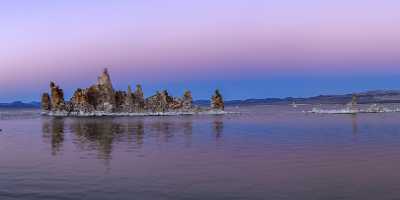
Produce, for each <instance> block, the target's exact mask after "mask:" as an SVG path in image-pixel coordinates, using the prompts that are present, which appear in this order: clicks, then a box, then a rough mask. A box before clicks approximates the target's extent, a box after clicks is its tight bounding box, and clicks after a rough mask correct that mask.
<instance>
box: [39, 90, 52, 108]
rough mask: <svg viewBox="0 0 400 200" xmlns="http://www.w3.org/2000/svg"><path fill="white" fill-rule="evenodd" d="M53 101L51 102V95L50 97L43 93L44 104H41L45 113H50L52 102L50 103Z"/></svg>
mask: <svg viewBox="0 0 400 200" xmlns="http://www.w3.org/2000/svg"><path fill="white" fill-rule="evenodd" d="M50 101H51V100H50V95H49V93H47V92H46V93H43V95H42V104H41V107H42V110H43V111H46V112H48V111H51V102H50Z"/></svg>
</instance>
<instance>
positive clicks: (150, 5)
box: [0, 0, 400, 102]
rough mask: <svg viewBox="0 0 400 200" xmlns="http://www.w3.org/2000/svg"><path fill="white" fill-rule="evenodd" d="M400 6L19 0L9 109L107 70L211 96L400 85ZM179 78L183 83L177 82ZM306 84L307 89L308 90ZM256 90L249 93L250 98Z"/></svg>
mask: <svg viewBox="0 0 400 200" xmlns="http://www.w3.org/2000/svg"><path fill="white" fill-rule="evenodd" d="M398 8H400V2H398V1H389V0H382V1H376V0H375V1H369V0H362V1H361V0H353V1H348V0H347V1H346V0H336V1H322V0H320V1H317V0H301V1H289V0H283V1H269V0H264V1H261V0H253V1H235V0H229V1H228V0H220V1H208V0H203V1H177V0H175V1H174V0H172V1H156V0H146V1H141V0H138V1H123V0H121V1H114V2H111V1H101V0H97V1H90V0H88V1H84V2H82V1H50V0H49V1H40V0H38V1H9V2H7V3H5V2H2V4H1V6H0V26H1V31H0V44H1V45H0V68H1V73H0V102H1V101H12V100H27V101H29V100H37V99H38V96H40V93H41V92H42V91H46V90H47V87H48V82H49V81H50V80H56V81H57V82H58V83H59V84H60V85H61V87H63V88H65V91H66V93H67V96H68V97H69V95H70V94H71V92H72V89H73V88H75V87H86V86H88V85H89V84H91V83H93V82H94V81H95V79H96V76H97V74H98V73H99V72H100V71H101V69H102V68H104V67H108V68H109V70H110V72H111V74H112V78H113V80H114V82H115V85H116V87H117V88H118V89H125V86H126V85H127V84H132V85H134V84H136V83H138V82H140V83H142V84H143V86H144V89H146V90H147V91H145V92H147V94H150V93H152V92H154V91H155V90H156V89H163V88H168V89H170V90H171V91H172V93H173V94H174V95H180V94H181V93H182V92H183V90H184V89H186V88H188V89H192V90H193V92H194V97H195V98H208V96H209V95H210V94H209V93H210V92H211V91H212V90H213V89H214V88H216V87H218V88H221V89H222V90H223V92H224V93H225V95H226V97H227V98H228V99H238V98H251V97H252V98H261V97H283V96H310V95H316V94H320V93H342V92H352V91H356V90H368V89H400V81H396V80H397V78H396V76H397V77H399V80H400V70H399V69H400V65H399V64H400V56H399V55H400V26H399V24H400V12H398ZM178 80H179V81H178ZM299 87H301V88H299ZM249 91H251V92H249Z"/></svg>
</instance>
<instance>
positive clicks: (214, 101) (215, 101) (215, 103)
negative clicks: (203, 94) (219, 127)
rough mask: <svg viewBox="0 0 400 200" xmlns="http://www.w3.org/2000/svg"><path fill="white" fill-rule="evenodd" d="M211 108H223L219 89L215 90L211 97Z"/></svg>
mask: <svg viewBox="0 0 400 200" xmlns="http://www.w3.org/2000/svg"><path fill="white" fill-rule="evenodd" d="M211 108H212V109H216V110H224V108H225V106H224V99H223V98H222V95H221V93H220V92H219V90H215V94H214V95H213V96H212V97H211Z"/></svg>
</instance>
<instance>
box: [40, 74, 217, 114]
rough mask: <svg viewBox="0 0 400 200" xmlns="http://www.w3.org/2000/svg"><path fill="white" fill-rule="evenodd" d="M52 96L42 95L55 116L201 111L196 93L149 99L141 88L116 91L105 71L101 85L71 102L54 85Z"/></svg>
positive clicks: (45, 108) (82, 91) (160, 94)
mask: <svg viewBox="0 0 400 200" xmlns="http://www.w3.org/2000/svg"><path fill="white" fill-rule="evenodd" d="M50 90H51V93H50V95H49V94H48V93H44V94H43V95H42V102H41V106H42V110H43V111H44V113H47V114H55V115H59V114H60V115H91V114H93V113H107V114H113V113H142V112H150V113H165V112H180V113H181V112H195V111H200V109H199V108H197V107H195V106H193V98H192V93H191V92H190V91H186V92H185V93H184V95H183V97H181V98H176V97H172V96H170V94H169V93H168V91H167V90H164V91H162V92H157V93H156V94H155V95H153V96H150V97H148V98H146V99H145V97H144V93H143V90H142V86H141V85H136V89H135V91H134V92H132V89H131V87H130V86H128V90H127V91H116V90H114V88H113V85H112V82H111V78H110V75H109V73H108V70H107V69H104V71H103V72H102V74H101V75H100V76H99V77H98V79H97V83H96V84H94V85H92V86H90V87H89V88H86V89H81V88H78V89H77V90H76V91H75V92H74V94H73V96H72V98H71V99H70V101H68V102H65V101H64V93H63V90H62V89H60V88H59V87H58V86H57V85H56V84H55V83H54V82H51V83H50ZM212 105H213V107H212V108H213V109H219V110H223V108H224V103H223V99H222V96H221V94H220V93H219V91H216V95H214V96H213V104H212Z"/></svg>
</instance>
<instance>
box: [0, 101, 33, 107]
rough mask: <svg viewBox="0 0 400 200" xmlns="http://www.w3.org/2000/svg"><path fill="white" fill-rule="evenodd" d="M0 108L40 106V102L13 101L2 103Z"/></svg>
mask: <svg viewBox="0 0 400 200" xmlns="http://www.w3.org/2000/svg"><path fill="white" fill-rule="evenodd" d="M0 108H40V102H35V101H33V102H28V103H24V102H22V101H14V102H12V103H0Z"/></svg>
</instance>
